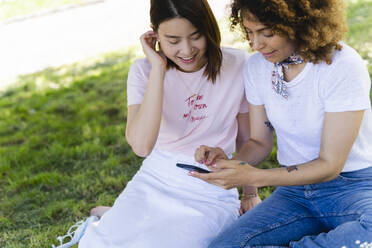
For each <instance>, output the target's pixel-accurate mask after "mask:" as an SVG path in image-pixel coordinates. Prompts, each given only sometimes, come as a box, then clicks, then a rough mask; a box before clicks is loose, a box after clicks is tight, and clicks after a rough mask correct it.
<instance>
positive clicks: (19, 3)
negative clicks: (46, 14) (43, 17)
mask: <svg viewBox="0 0 372 248" xmlns="http://www.w3.org/2000/svg"><path fill="white" fill-rule="evenodd" d="M84 2H87V0H5V1H3V2H1V1H0V21H6V20H9V19H12V18H16V17H20V16H24V15H32V14H36V13H40V12H43V11H48V10H54V9H57V8H59V7H62V6H66V5H70V4H81V3H84Z"/></svg>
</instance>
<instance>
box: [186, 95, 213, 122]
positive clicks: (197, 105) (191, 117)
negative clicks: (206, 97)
mask: <svg viewBox="0 0 372 248" xmlns="http://www.w3.org/2000/svg"><path fill="white" fill-rule="evenodd" d="M202 99H203V95H199V94H193V95H192V96H190V97H189V98H187V99H186V100H185V103H186V104H187V107H188V109H189V112H187V113H184V114H183V118H184V119H186V120H188V121H191V122H194V121H201V120H204V119H205V118H207V116H206V115H205V114H201V115H200V114H199V115H198V116H195V115H196V114H197V113H195V111H200V110H203V109H206V108H208V106H207V104H205V103H201V102H200V101H201V100H202Z"/></svg>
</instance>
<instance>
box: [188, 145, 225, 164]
mask: <svg viewBox="0 0 372 248" xmlns="http://www.w3.org/2000/svg"><path fill="white" fill-rule="evenodd" d="M194 157H195V161H196V162H198V163H201V164H205V165H207V166H211V165H213V164H215V163H216V161H217V160H219V159H229V158H228V157H227V156H226V154H225V152H224V151H223V150H222V149H221V148H219V147H209V146H204V145H202V146H200V147H199V148H198V149H196V151H195V154H194Z"/></svg>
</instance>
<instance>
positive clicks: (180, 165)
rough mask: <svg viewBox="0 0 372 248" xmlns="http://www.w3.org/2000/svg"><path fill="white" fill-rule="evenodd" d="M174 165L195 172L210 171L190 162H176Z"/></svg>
mask: <svg viewBox="0 0 372 248" xmlns="http://www.w3.org/2000/svg"><path fill="white" fill-rule="evenodd" d="M176 166H177V167H180V168H182V169H185V170H188V171H196V172H199V173H210V171H208V170H205V169H203V168H200V167H197V166H194V165H190V164H181V163H177V164H176Z"/></svg>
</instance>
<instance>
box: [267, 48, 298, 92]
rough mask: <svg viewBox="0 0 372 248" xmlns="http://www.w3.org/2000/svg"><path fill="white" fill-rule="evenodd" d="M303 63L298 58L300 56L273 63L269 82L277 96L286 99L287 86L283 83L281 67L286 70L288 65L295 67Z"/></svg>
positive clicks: (294, 55) (295, 55)
mask: <svg viewBox="0 0 372 248" xmlns="http://www.w3.org/2000/svg"><path fill="white" fill-rule="evenodd" d="M303 62H304V60H303V59H302V58H301V57H300V55H297V54H292V55H291V56H289V57H288V58H287V59H285V60H283V61H281V62H278V63H274V69H273V71H272V73H271V82H272V86H273V90H274V91H275V92H276V93H277V94H279V95H281V96H282V97H284V98H285V99H288V92H287V85H285V83H284V76H283V67H284V68H286V69H287V70H288V69H289V66H288V65H297V64H301V63H303Z"/></svg>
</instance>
